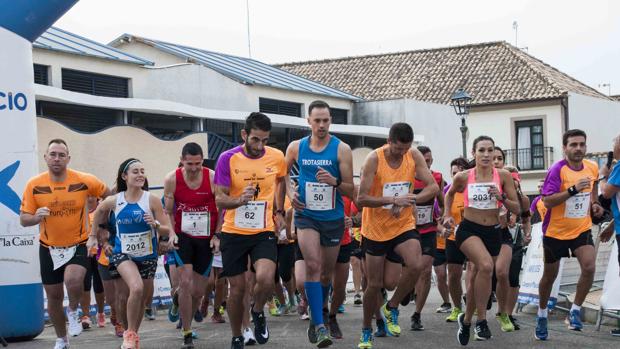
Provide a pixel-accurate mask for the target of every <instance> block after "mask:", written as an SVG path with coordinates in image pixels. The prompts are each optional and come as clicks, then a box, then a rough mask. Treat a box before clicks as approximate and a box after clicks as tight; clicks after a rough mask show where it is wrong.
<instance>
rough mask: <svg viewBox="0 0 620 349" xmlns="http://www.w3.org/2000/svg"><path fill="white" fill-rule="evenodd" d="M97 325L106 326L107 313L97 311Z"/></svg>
mask: <svg viewBox="0 0 620 349" xmlns="http://www.w3.org/2000/svg"><path fill="white" fill-rule="evenodd" d="M97 327H105V314H104V313H97Z"/></svg>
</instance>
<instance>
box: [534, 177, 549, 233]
mask: <svg viewBox="0 0 620 349" xmlns="http://www.w3.org/2000/svg"><path fill="white" fill-rule="evenodd" d="M544 184H545V179H544V178H543V179H541V180H540V181H539V182H538V194H539V195H538V196H537V197H535V198H534V200H532V205H531V206H530V213H531V214H532V223H538V222H542V220H543V219H544V218H545V215H546V214H547V208H546V207H545V203H544V202H543V200H542V198H543V196H542V188H543V185H544Z"/></svg>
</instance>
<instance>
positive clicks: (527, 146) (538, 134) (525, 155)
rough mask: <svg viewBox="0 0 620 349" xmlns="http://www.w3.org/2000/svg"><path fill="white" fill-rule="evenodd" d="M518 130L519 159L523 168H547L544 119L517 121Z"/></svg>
mask: <svg viewBox="0 0 620 349" xmlns="http://www.w3.org/2000/svg"><path fill="white" fill-rule="evenodd" d="M515 129H516V132H517V159H516V160H517V161H516V165H517V166H518V167H519V168H520V169H521V170H542V169H544V168H545V159H544V157H545V156H544V155H545V148H544V144H543V126H542V120H528V121H517V122H515Z"/></svg>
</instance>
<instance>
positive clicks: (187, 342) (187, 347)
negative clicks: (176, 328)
mask: <svg viewBox="0 0 620 349" xmlns="http://www.w3.org/2000/svg"><path fill="white" fill-rule="evenodd" d="M181 348H182V349H194V333H193V331H192V332H190V333H186V334H184V335H183V345H182V346H181Z"/></svg>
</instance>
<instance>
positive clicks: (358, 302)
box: [353, 293, 362, 305]
mask: <svg viewBox="0 0 620 349" xmlns="http://www.w3.org/2000/svg"><path fill="white" fill-rule="evenodd" d="M353 304H354V305H362V295H361V294H359V293H356V294H355V296H353Z"/></svg>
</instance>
